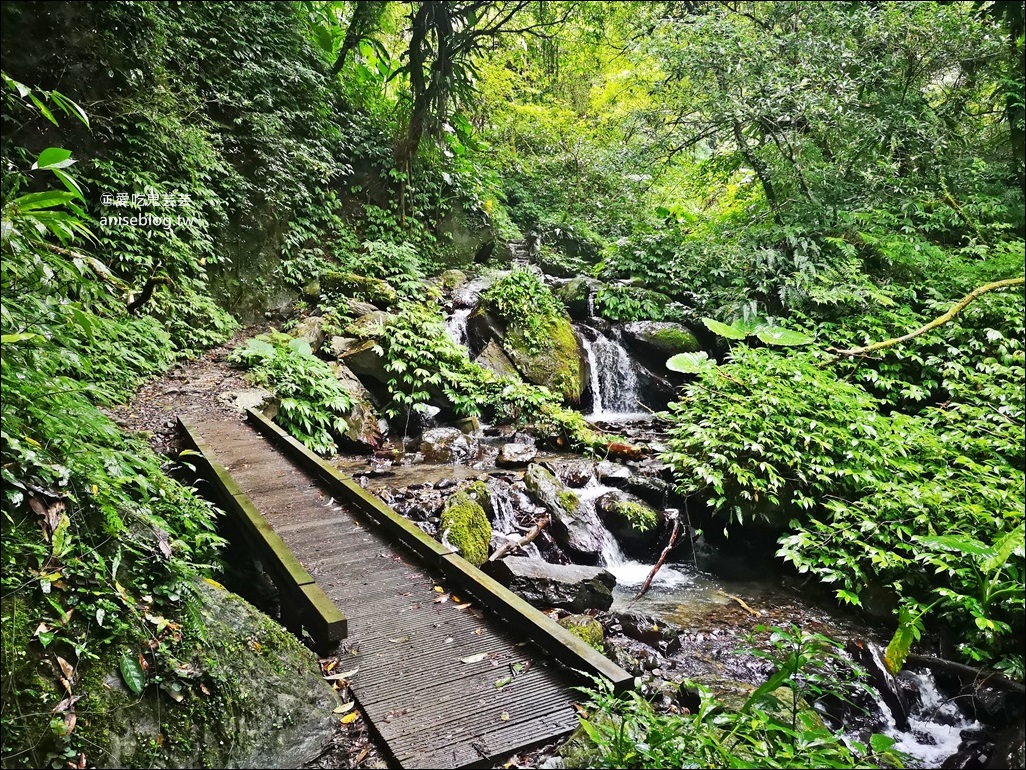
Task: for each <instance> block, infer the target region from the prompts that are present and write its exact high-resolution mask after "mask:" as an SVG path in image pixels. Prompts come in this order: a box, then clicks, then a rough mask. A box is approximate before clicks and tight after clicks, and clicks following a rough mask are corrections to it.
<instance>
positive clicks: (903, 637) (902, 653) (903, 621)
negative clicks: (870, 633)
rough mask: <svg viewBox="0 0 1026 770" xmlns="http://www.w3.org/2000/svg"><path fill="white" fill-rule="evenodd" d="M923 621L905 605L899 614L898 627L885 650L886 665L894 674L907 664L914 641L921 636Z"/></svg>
mask: <svg viewBox="0 0 1026 770" xmlns="http://www.w3.org/2000/svg"><path fill="white" fill-rule="evenodd" d="M921 626H922V621H921V620H920V619H919V618H918V617H913V616H912V612H911V610H909V609H908V608H905V607H903V608H902V609H901V612H900V613H899V615H898V628H897V629H896V630H895V632H894V636H892V637H891V641H890V642H889V643H888V644H887V649H886V650H884V665H885V666H887V670H888V671H890V672H891V674H893V675H897V673H898V672H899V671H901V667H902V666H904V665H905V658H907V657H908V651H909V650H910V649H911V648H912V642H914V641H915V640H916V638H917V637H918V636H919V632H920V628H921Z"/></svg>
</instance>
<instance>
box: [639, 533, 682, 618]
mask: <svg viewBox="0 0 1026 770" xmlns="http://www.w3.org/2000/svg"><path fill="white" fill-rule="evenodd" d="M679 534H680V519H674V520H673V529H672V530H671V531H670V539H669V540H668V541H667V543H666V547H665V548H664V549H663V552H662V553H661V554H659V559H658V560H656V563H655V564H654V565H653V566H652V570H651V571H650V572H649V573H648V577H647V578H645V582H644V583H643V584H642V586H641V590H640V591H638V593H637V594H636V595H635V597H634V599H633V601H637V600H638V599H640V598H641V597H642V596H644V595H645V594H647V593H648V589H649V588H651V587H652V578H654V577H655V576H656V573H657V572H658V571H659V568H660V567H662V566H663V563H664V562H665V561H666V557H667V556H669V555H670V551H672V550H673V547H674V546H675V545H676V544H677V535H679Z"/></svg>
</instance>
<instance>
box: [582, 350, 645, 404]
mask: <svg viewBox="0 0 1026 770" xmlns="http://www.w3.org/2000/svg"><path fill="white" fill-rule="evenodd" d="M582 339H583V340H584V351H585V355H586V356H587V358H588V366H589V368H590V369H591V392H592V396H593V398H594V408H593V409H592V413H591V414H590V415H589V417H591V418H592V419H599V420H601V419H611V418H612V419H617V418H619V419H623V418H624V417H626V416H628V415H630V416H635V415H637V416H642V413H641V402H640V401H639V400H638V376H637V374H636V373H635V371H634V366H633V365H632V364H631V358H630V356H629V355H628V354H627V350H626V349H625V348H624V347H623V345H621V344H620V341H619V340H617V339H615V338H610V337H607V336H606V335H604V334H600V335H599V336H598V337H597V338H596V339H595V341H594V342H592V341H590V340H588V338H587V337H586V336H584V335H582ZM644 416H647V415H644Z"/></svg>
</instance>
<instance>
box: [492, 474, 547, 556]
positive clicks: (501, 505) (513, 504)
mask: <svg viewBox="0 0 1026 770" xmlns="http://www.w3.org/2000/svg"><path fill="white" fill-rule="evenodd" d="M488 491H489V493H490V495H491V501H492V512H493V513H494V516H495V518H494V520H493V521H492V546H493V547H495V548H499V547H501V546H503V545H505V544H506V543H508V542H515V541H517V540H519V539H520V538H521V537H523V534H524V533H523V532H521V530H520V529H519V528H518V526H517V501H516V500H515V499H514V495H515V494H516V491H515V490H514V489H513V487H512V485H510V484H506V483H503V482H500V481H496V480H494V479H489V481H488ZM521 497H522V495H521ZM519 502H520V503H525V502H526V503H528V504H530V501H529V500H527V501H525V500H521V501H519ZM520 550H521V551H522V552H523V554H524V555H525V556H529V557H531V558H534V559H540V558H542V556H541V551H539V550H538V546H536V545H535V544H534V543H525V544H524V545H522V546H520ZM514 555H519V554H516V553H515V554H514Z"/></svg>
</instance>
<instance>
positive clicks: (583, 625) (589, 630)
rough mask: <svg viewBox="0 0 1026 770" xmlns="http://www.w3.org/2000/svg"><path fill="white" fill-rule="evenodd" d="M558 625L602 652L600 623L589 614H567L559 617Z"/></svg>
mask: <svg viewBox="0 0 1026 770" xmlns="http://www.w3.org/2000/svg"><path fill="white" fill-rule="evenodd" d="M559 625H561V626H562V627H563V628H565V629H566V630H567V631H569V632H570V633H571V634H573V635H574V636H576V637H577V638H578V639H580V640H581V641H582V642H584V643H585V644H587V645H588V646H590V647H593V648H594V649H596V650H598V651H599V652H603V649H602V640H603V638H604V634H603V632H602V624H601V623H599V622H598V621H597V620H595V618H593V617H592V616H591V615H567V616H566V617H565V618H560V619H559Z"/></svg>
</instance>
